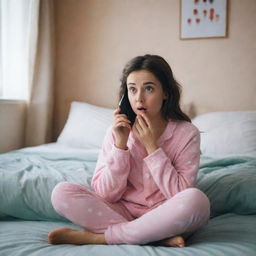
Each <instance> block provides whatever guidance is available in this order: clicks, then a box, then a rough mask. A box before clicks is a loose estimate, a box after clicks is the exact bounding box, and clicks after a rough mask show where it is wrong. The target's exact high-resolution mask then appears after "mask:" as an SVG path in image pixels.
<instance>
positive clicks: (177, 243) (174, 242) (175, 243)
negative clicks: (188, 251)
mask: <svg viewBox="0 0 256 256" xmlns="http://www.w3.org/2000/svg"><path fill="white" fill-rule="evenodd" d="M153 245H157V246H171V247H180V248H183V247H185V241H184V239H183V237H182V236H174V237H170V238H167V239H164V240H161V241H157V242H154V243H153Z"/></svg>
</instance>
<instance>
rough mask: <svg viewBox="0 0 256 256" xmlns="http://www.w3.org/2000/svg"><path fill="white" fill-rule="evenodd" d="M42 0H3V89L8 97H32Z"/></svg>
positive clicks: (0, 7) (0, 5)
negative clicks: (31, 77) (32, 68)
mask: <svg viewBox="0 0 256 256" xmlns="http://www.w3.org/2000/svg"><path fill="white" fill-rule="evenodd" d="M38 10H39V0H23V1H20V0H0V11H1V12H0V18H1V21H0V23H1V26H0V39H1V40H0V50H1V51H0V54H1V56H0V57H1V61H0V63H1V72H0V75H1V76H0V79H1V81H0V82H1V85H2V86H1V88H2V96H3V98H5V99H19V100H20V99H23V100H26V99H28V96H29V83H30V82H29V65H30V63H31V62H33V60H34V56H33V54H34V52H33V53H32V52H31V49H33V50H34V49H35V43H36V39H37V27H38V22H37V19H38Z"/></svg>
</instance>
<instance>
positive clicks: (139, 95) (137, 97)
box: [136, 90, 144, 102]
mask: <svg viewBox="0 0 256 256" xmlns="http://www.w3.org/2000/svg"><path fill="white" fill-rule="evenodd" d="M143 100H144V97H143V93H142V91H141V90H139V91H138V93H137V95H136V101H137V102H143Z"/></svg>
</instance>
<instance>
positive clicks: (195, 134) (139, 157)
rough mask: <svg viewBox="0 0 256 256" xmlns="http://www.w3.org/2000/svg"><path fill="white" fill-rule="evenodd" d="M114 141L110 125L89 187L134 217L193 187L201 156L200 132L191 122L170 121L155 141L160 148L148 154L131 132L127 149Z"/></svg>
mask: <svg viewBox="0 0 256 256" xmlns="http://www.w3.org/2000/svg"><path fill="white" fill-rule="evenodd" d="M114 143H115V139H114V135H113V133H112V127H109V129H108V130H107V133H106V136H105V139H104V142H103V146H102V149H101V151H100V153H99V158H98V161H97V164H96V169H95V173H94V176H93V178H92V187H93V189H94V190H95V192H96V193H97V194H98V195H99V196H100V197H102V198H103V199H105V200H107V201H108V202H112V203H114V202H117V201H118V202H121V203H122V204H123V205H124V206H125V207H126V208H127V209H128V210H129V212H130V213H131V214H132V215H133V216H134V217H139V216H141V215H143V214H144V213H146V212H148V211H150V210H151V209H153V208H155V207H157V206H159V205H160V204H162V203H163V202H165V201H166V200H167V199H170V198H172V197H173V196H174V195H175V194H177V193H178V192H180V191H182V190H184V189H186V188H189V187H193V186H194V184H195V180H196V176H197V172H198V167H199V159H200V133H199V131H198V129H197V128H196V127H195V126H194V125H193V124H191V123H190V122H187V121H173V120H170V121H169V122H168V124H167V126H166V128H165V130H164V132H163V133H162V135H161V136H160V138H159V139H158V141H157V145H158V147H159V148H158V149H157V150H156V151H154V152H153V153H151V154H150V155H148V154H147V151H146V149H145V148H144V147H143V146H142V144H141V143H140V142H139V141H138V139H136V137H135V135H134V134H133V133H132V132H130V135H129V138H128V142H127V146H128V149H127V150H123V149H119V148H117V147H116V146H115V145H114Z"/></svg>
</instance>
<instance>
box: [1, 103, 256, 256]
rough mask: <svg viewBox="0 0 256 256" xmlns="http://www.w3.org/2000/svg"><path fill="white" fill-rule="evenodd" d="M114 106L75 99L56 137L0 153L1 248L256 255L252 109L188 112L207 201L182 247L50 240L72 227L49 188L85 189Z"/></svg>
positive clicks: (28, 252) (23, 252)
mask: <svg viewBox="0 0 256 256" xmlns="http://www.w3.org/2000/svg"><path fill="white" fill-rule="evenodd" d="M112 115H113V110H112V109H107V108H102V107H98V106H93V105H90V104H87V103H82V102H73V103H72V104H71V109H70V112H69V116H68V120H67V122H66V124H65V127H64V129H63V131H62V132H61V134H60V136H59V137H58V139H57V141H56V142H55V143H49V144H45V145H40V146H36V147H29V148H23V149H20V150H15V151H11V152H8V153H4V154H1V155H0V255H1V256H5V255H6V256H7V255H8V256H10V255H15V256H32V255H36V256H45V255H47V256H51V255H52V256H56V255H62V256H63V255H67V256H68V255H76V256H80V255H81V256H82V255H95V256H96V255H99V256H102V255H118V256H128V255H141V256H146V255H148V256H149V255H150V256H152V255H156V256H167V255H168V256H179V255H180V256H192V255H198V256H208V255H209V256H213V255H215V256H221V255H225V256H226V255H232V256H234V255H239V256H241V255H247V256H255V255H256V200H255V195H256V111H238V112H212V113H207V114H203V115H200V116H197V117H195V118H194V119H193V123H194V125H196V126H197V127H198V128H199V130H200V132H201V159H200V169H199V173H198V177H197V183H196V187H198V188H199V189H201V190H202V191H204V192H205V193H206V194H207V196H208V197H209V199H210V201H211V219H210V221H209V223H208V224H207V225H206V226H204V227H203V228H201V229H200V230H198V231H196V232H195V233H194V234H192V235H191V236H190V237H189V238H188V239H187V240H186V247H185V248H171V247H161V246H158V247H156V246H149V245H143V246H137V245H81V246H76V245H54V246H53V245H50V244H48V242H47V234H48V232H49V231H51V230H52V229H55V228H58V227H71V228H77V229H79V227H77V226H76V225H74V224H72V223H70V222H69V221H68V220H66V219H65V218H64V217H61V216H59V215H58V214H57V213H56V212H55V211H54V209H53V208H52V206H51V203H50V195H51V191H52V189H53V187H54V186H55V185H56V184H57V183H58V182H61V181H71V182H77V183H79V184H82V185H84V186H86V187H88V188H89V189H91V188H90V180H91V178H92V175H93V172H94V168H95V165H96V161H97V157H98V153H99V150H100V147H101V143H102V140H103V138H104V134H105V131H106V129H107V127H108V126H109V125H110V124H111V122H112Z"/></svg>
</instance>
